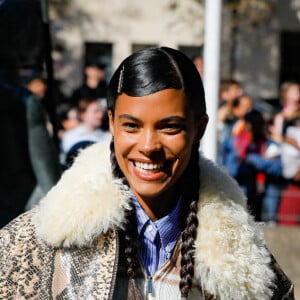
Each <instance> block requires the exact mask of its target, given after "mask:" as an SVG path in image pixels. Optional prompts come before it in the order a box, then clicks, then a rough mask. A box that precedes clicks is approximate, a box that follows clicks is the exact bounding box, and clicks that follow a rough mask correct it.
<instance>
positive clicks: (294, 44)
mask: <svg viewBox="0 0 300 300" xmlns="http://www.w3.org/2000/svg"><path fill="white" fill-rule="evenodd" d="M280 51H281V53H280V54H281V64H280V82H279V84H281V83H282V82H284V81H297V82H300V55H299V53H300V32H294V31H293V32H282V33H281V45H280Z"/></svg>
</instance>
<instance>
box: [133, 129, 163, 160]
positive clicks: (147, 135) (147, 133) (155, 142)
mask: <svg viewBox="0 0 300 300" xmlns="http://www.w3.org/2000/svg"><path fill="white" fill-rule="evenodd" d="M139 145H140V150H141V152H144V153H145V154H149V153H152V152H157V151H159V150H161V148H162V144H161V141H160V139H159V134H158V132H156V130H153V129H147V130H144V131H143V132H142V133H141V136H140V141H139Z"/></svg>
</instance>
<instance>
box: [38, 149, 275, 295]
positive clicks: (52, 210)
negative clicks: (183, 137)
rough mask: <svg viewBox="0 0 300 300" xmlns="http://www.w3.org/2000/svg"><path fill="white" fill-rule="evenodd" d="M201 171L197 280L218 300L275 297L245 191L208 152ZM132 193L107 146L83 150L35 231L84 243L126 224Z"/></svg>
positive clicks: (57, 240) (42, 208)
mask: <svg viewBox="0 0 300 300" xmlns="http://www.w3.org/2000/svg"><path fill="white" fill-rule="evenodd" d="M200 174H201V175H200V180H201V188H200V192H199V210H198V218H199V227H198V235H197V240H196V245H195V246H196V255H195V271H196V272H195V278H196V280H199V281H200V282H201V285H202V287H203V288H204V289H205V290H207V291H208V292H209V293H211V294H213V295H218V296H219V298H220V299H239V300H240V299H269V298H270V293H271V292H270V286H271V280H272V278H273V273H272V271H271V270H270V268H269V267H268V264H269V262H270V258H269V254H268V253H267V251H266V250H265V247H264V241H263V237H262V234H261V231H260V230H259V228H257V225H256V224H255V223H254V222H253V220H252V218H251V217H250V216H249V215H248V214H247V212H246V210H245V199H244V197H243V195H242V193H241V190H240V189H239V187H238V185H237V184H236V182H235V181H233V180H232V179H231V178H230V177H229V176H228V175H226V174H225V172H224V171H222V170H221V169H220V168H218V167H217V166H215V165H214V164H213V163H212V162H210V161H208V160H206V159H205V158H203V157H201V158H200ZM129 199H130V192H129V190H128V189H127V188H126V187H124V186H123V185H122V184H121V182H120V181H118V180H113V178H112V175H111V169H110V161H109V147H108V145H107V144H106V143H105V144H104V143H97V144H95V145H93V146H91V147H89V148H87V149H85V150H83V151H82V152H81V154H80V155H79V157H78V158H77V159H76V161H75V163H74V164H73V166H72V167H71V168H70V169H69V170H67V171H66V172H65V173H64V174H63V176H62V178H61V179H60V181H59V182H58V184H57V185H56V186H55V187H54V188H52V189H51V191H50V192H49V193H48V194H47V196H46V197H45V198H44V199H43V200H42V201H41V203H40V205H39V206H38V207H37V208H36V210H37V213H36V214H35V221H36V227H37V232H38V234H39V235H40V236H41V237H42V238H43V239H44V240H46V241H47V242H48V243H49V244H50V245H53V246H63V247H68V246H71V245H76V246H83V245H86V244H88V243H89V242H90V241H92V240H93V239H94V238H95V237H97V236H98V235H99V234H100V233H101V232H106V231H107V230H108V229H110V228H111V227H112V226H114V225H117V226H120V225H122V223H123V220H124V210H125V208H127V207H128V203H129Z"/></svg>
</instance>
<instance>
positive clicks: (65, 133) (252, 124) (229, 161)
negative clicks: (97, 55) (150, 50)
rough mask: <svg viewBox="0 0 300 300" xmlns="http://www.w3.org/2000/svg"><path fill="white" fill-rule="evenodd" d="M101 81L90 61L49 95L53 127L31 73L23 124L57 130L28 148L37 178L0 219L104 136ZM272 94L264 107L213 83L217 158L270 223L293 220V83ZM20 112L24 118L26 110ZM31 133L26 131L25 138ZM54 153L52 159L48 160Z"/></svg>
mask: <svg viewBox="0 0 300 300" xmlns="http://www.w3.org/2000/svg"><path fill="white" fill-rule="evenodd" d="M194 63H195V65H196V67H197V69H198V71H199V73H200V74H201V76H202V74H203V61H202V57H200V56H197V57H195V58H194ZM106 79H107V76H106V67H105V65H103V64H99V63H94V62H91V63H89V64H87V65H86V66H85V68H84V72H83V82H82V84H81V85H80V86H79V87H78V88H76V89H75V90H74V91H73V92H72V94H71V95H70V96H69V97H62V98H61V99H59V101H57V99H55V100H56V109H55V113H56V116H55V117H56V119H55V122H56V124H55V125H56V126H53V120H51V116H49V109H47V105H46V104H47V89H48V87H47V83H46V81H45V80H44V79H43V78H41V77H34V78H31V79H30V80H28V82H26V84H24V86H23V87H22V88H21V89H20V91H21V92H20V91H19V92H18V93H19V95H21V97H20V98H21V99H23V100H22V101H23V102H24V99H27V98H28V96H29V95H30V96H33V99H32V100H31V101H35V102H33V103H34V105H35V106H37V107H39V109H40V110H39V111H40V113H42V115H43V118H41V117H39V118H38V121H37V120H35V119H32V118H31V119H30V120H31V121H30V120H27V128H35V127H34V126H33V125H30V124H31V123H32V124H37V123H38V124H39V126H40V127H41V126H44V131H43V132H45V131H46V132H47V133H48V136H49V137H50V140H51V137H53V134H54V129H55V128H57V132H56V134H57V138H58V145H56V152H55V153H54V152H53V151H49V148H51V147H49V146H45V148H47V149H48V150H47V151H42V153H41V151H38V152H37V150H35V151H31V153H30V155H31V157H30V158H29V161H30V162H29V164H32V165H33V166H31V168H32V169H33V170H34V172H35V173H36V174H35V177H36V178H37V180H36V181H37V184H34V183H32V184H31V187H30V188H29V190H28V192H27V193H26V196H25V198H26V199H23V200H22V201H21V200H20V201H19V202H20V203H21V204H20V205H19V206H18V209H17V210H16V209H15V210H14V207H12V206H11V205H10V207H8V206H5V204H4V205H3V204H1V205H2V212H3V216H8V217H7V218H6V217H3V216H2V215H1V216H0V217H1V218H0V219H1V220H0V221H1V223H0V225H2V226H3V225H5V223H7V222H8V221H9V220H10V219H12V218H13V217H15V216H16V215H18V214H19V213H20V212H22V209H23V207H24V206H25V210H27V209H30V208H32V207H33V206H34V205H35V204H36V203H37V202H38V201H39V200H40V199H41V198H42V196H43V195H45V193H46V192H47V191H48V190H49V189H50V188H51V186H53V185H54V184H55V183H56V182H57V180H58V179H59V177H60V175H61V173H62V172H64V171H65V170H66V169H68V168H69V167H70V166H71V165H72V163H73V160H74V157H75V156H76V155H77V154H78V152H79V151H80V150H81V149H84V148H85V147H87V146H89V145H90V144H92V143H95V142H98V141H101V140H106V141H109V140H110V139H111V135H110V133H109V129H108V115H107V107H106V88H107V81H106ZM5 88H6V89H7V87H5ZM9 89H10V90H11V87H10V88H9ZM14 90H15V89H14ZM279 94H280V98H279V99H278V102H277V103H276V105H270V104H269V107H270V109H269V110H265V109H262V106H261V103H262V102H261V101H258V100H255V101H254V100H253V99H252V97H251V95H249V94H247V91H245V90H244V89H243V85H242V83H240V82H238V81H236V80H234V79H232V78H229V79H222V80H221V82H220V91H219V95H220V101H219V108H218V124H217V130H218V141H217V142H218V157H217V163H218V164H219V165H220V166H221V167H222V168H224V169H225V170H226V172H228V173H229V174H230V175H231V176H232V177H234V178H235V179H236V181H237V182H238V184H239V185H240V187H241V188H242V190H243V191H244V193H245V196H246V197H247V204H248V207H249V210H250V211H251V212H252V214H253V216H254V218H255V219H256V220H257V221H263V222H266V223H267V224H268V225H269V226H273V225H276V224H289V225H296V224H299V223H300V220H299V218H300V86H299V84H298V83H297V82H284V83H283V84H282V85H281V87H280V91H279ZM26 97H27V98H26ZM26 101H27V100H26ZM26 101H25V102H26ZM27 102H28V101H27ZM27 102H26V103H27ZM28 103H30V102H28ZM25 106H26V108H27V110H32V109H33V108H32V107H35V106H33V105H28V104H26V105H25ZM33 110H36V108H34V109H33ZM25 114H26V115H27V119H28V115H29V114H28V112H26V113H25ZM30 122H31V123H30ZM41 123H42V125H41ZM10 126H12V125H10ZM54 127H55V128H54ZM33 130H35V131H36V129H33ZM31 131H32V130H31ZM31 131H30V130H29V131H28V132H31ZM30 135H31V133H30V134H29V133H27V136H30ZM43 136H44V137H45V134H44V133H43ZM40 138H41V135H39V136H38V137H35V138H34V139H33V140H34V141H38V142H35V145H34V146H35V147H33V146H32V147H31V148H33V149H39V146H40V144H44V145H48V144H47V143H48V141H47V142H44V141H43V140H41V139H40ZM28 143H29V142H28ZM30 145H31V144H30V143H29V148H30ZM51 149H52V148H51ZM49 152H51V153H50V154H51V155H50V156H51V157H52V159H51V160H49V164H48V165H47V164H42V165H41V166H38V167H35V165H34V161H35V159H36V156H37V153H38V154H39V155H40V156H39V161H43V160H47V159H48V156H49ZM55 154H57V162H54V160H53V155H55ZM30 155H29V156H30ZM32 156H34V157H32ZM58 169H59V170H58ZM43 172H44V174H45V176H44V177H45V178H46V179H47V180H44V181H42V180H39V179H40V178H41V177H43V176H40V174H43ZM46 174H48V175H46ZM5 176H7V175H5ZM26 176H27V175H26ZM47 176H48V177H49V178H47ZM3 177H4V176H3ZM20 178H21V177H20ZM23 178H24V176H23ZM21 180H22V179H20V182H21ZM44 182H47V184H44ZM24 195H25V194H24ZM12 197H15V195H14V196H12ZM7 198H8V199H9V197H7Z"/></svg>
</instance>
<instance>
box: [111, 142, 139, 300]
mask: <svg viewBox="0 0 300 300" xmlns="http://www.w3.org/2000/svg"><path fill="white" fill-rule="evenodd" d="M110 161H111V168H112V174H113V176H114V177H115V178H123V182H124V183H125V184H128V183H127V180H126V179H125V177H124V175H123V172H122V171H121V169H120V167H119V164H118V162H117V159H116V155H115V148H114V141H113V139H112V141H111V143H110ZM130 206H131V208H130V209H129V210H127V211H126V214H125V216H126V220H125V223H126V229H125V237H124V239H125V251H124V252H125V259H126V267H127V275H128V277H129V286H128V295H127V299H130V300H131V299H132V300H134V299H142V294H141V292H140V291H139V289H138V287H137V284H136V282H135V280H134V279H135V277H136V270H137V269H138V259H137V254H138V249H139V241H138V239H137V221H136V213H135V207H134V204H133V203H131V205H130Z"/></svg>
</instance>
